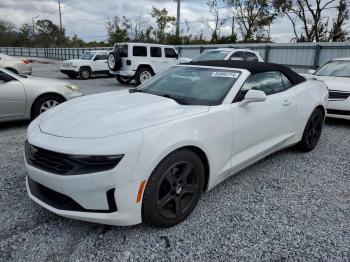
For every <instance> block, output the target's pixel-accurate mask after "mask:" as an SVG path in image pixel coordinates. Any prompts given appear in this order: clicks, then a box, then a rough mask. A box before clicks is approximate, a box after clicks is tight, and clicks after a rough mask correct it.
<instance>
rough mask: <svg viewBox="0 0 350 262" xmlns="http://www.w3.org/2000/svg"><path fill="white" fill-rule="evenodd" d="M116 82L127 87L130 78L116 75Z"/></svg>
mask: <svg viewBox="0 0 350 262" xmlns="http://www.w3.org/2000/svg"><path fill="white" fill-rule="evenodd" d="M116 79H117V81H118V82H119V83H120V84H122V85H127V84H129V83H130V81H131V78H130V77H127V76H121V75H117V76H116Z"/></svg>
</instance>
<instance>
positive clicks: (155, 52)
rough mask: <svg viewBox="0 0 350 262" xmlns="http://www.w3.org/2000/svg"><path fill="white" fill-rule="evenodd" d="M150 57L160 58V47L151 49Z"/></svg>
mask: <svg viewBox="0 0 350 262" xmlns="http://www.w3.org/2000/svg"><path fill="white" fill-rule="evenodd" d="M151 57H162V49H161V48H160V47H151Z"/></svg>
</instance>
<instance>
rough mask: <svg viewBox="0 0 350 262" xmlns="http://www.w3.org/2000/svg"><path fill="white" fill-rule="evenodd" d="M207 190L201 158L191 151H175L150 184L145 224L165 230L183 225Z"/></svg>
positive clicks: (144, 216) (160, 167)
mask: <svg viewBox="0 0 350 262" xmlns="http://www.w3.org/2000/svg"><path fill="white" fill-rule="evenodd" d="M203 187H204V167H203V164H202V162H201V160H200V158H199V157H198V156H197V155H196V154H195V153H194V152H192V151H189V150H179V151H175V152H174V153H172V154H170V155H169V156H168V157H166V158H165V159H164V160H163V161H162V162H161V163H160V164H159V165H158V167H157V168H156V169H155V170H154V172H153V173H152V175H151V177H150V178H149V180H148V182H147V186H146V189H145V193H144V199H143V205H142V215H143V221H144V222H146V223H149V224H152V225H157V226H163V227H168V226H174V225H176V224H178V223H180V222H181V221H183V220H184V219H185V218H186V217H187V216H188V215H189V214H191V212H192V211H193V210H194V208H195V207H196V205H197V203H198V200H199V198H200V196H201V194H202V192H203Z"/></svg>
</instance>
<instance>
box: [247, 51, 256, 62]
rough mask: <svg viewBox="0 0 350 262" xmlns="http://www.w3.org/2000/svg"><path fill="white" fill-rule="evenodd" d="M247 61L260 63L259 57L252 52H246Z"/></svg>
mask: <svg viewBox="0 0 350 262" xmlns="http://www.w3.org/2000/svg"><path fill="white" fill-rule="evenodd" d="M245 60H246V61H254V62H258V61H259V59H258V57H257V56H256V55H255V54H254V53H251V52H245Z"/></svg>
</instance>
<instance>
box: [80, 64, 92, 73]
mask: <svg viewBox="0 0 350 262" xmlns="http://www.w3.org/2000/svg"><path fill="white" fill-rule="evenodd" d="M84 68H87V69H89V70H90V72H92V69H91V66H89V65H84V66H80V68H79V72H80V70H82V69H84Z"/></svg>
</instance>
